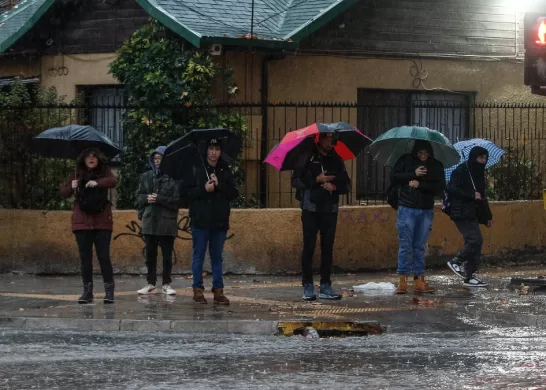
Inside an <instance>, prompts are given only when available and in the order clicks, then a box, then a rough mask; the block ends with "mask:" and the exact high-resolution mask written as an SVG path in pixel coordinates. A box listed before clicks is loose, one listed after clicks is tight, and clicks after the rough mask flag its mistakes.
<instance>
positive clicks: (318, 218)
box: [301, 210, 337, 285]
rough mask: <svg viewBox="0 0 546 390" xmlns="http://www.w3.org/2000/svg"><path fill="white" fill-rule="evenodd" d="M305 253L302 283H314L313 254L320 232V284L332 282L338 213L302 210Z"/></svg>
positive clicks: (302, 261) (302, 258) (302, 263)
mask: <svg viewBox="0 0 546 390" xmlns="http://www.w3.org/2000/svg"><path fill="white" fill-rule="evenodd" d="M301 222H302V227H303V254H302V257H301V270H302V284H304V285H305V284H313V256H314V254H315V246H316V243H317V233H319V232H320V284H328V285H329V284H331V283H332V281H331V280H330V277H331V275H332V263H333V257H334V239H335V237H336V227H337V213H323V212H312V211H307V210H302V214H301Z"/></svg>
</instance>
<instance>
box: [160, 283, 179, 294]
mask: <svg viewBox="0 0 546 390" xmlns="http://www.w3.org/2000/svg"><path fill="white" fill-rule="evenodd" d="M161 291H163V294H167V295H176V291H175V290H174V288H172V287H171V285H170V284H164V285H163V287H161Z"/></svg>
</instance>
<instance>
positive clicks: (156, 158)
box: [154, 153, 163, 168]
mask: <svg viewBox="0 0 546 390" xmlns="http://www.w3.org/2000/svg"><path fill="white" fill-rule="evenodd" d="M162 159H163V156H162V155H160V154H159V153H156V154H154V165H155V167H156V168H159V165H160V164H161V160H162Z"/></svg>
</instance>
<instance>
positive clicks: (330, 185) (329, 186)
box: [322, 183, 337, 192]
mask: <svg viewBox="0 0 546 390" xmlns="http://www.w3.org/2000/svg"><path fill="white" fill-rule="evenodd" d="M322 188H324V189H325V190H326V191H328V192H334V191H335V190H337V187H336V185H335V184H333V183H325V184H323V185H322Z"/></svg>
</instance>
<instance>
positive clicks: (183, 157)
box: [159, 129, 242, 180]
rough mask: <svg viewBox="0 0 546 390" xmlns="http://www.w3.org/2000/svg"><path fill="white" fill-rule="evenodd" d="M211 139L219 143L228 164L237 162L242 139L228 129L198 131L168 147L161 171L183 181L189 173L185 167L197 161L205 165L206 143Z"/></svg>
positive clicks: (193, 131) (191, 132)
mask: <svg viewBox="0 0 546 390" xmlns="http://www.w3.org/2000/svg"><path fill="white" fill-rule="evenodd" d="M211 139H217V140H218V141H219V143H220V148H221V149H222V156H221V158H222V159H223V160H224V161H226V162H228V163H229V162H231V161H233V160H235V159H236V158H237V156H238V155H239V153H240V151H241V147H242V141H241V138H239V137H238V136H236V135H235V134H233V133H232V132H231V131H229V130H227V129H196V130H192V131H190V132H189V133H188V134H186V135H185V136H183V137H181V138H179V139H177V140H175V141H173V142H171V143H170V144H169V145H168V146H167V149H166V150H165V153H164V155H163V160H162V161H161V166H160V167H159V169H160V170H161V171H162V172H163V173H165V174H166V175H168V176H170V177H171V178H173V179H175V180H181V179H183V178H184V175H185V173H186V172H187V170H185V169H184V167H188V166H191V165H193V164H195V162H196V161H198V162H199V161H201V162H202V163H203V164H204V160H203V155H204V154H205V152H206V143H207V141H208V140H211Z"/></svg>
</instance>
